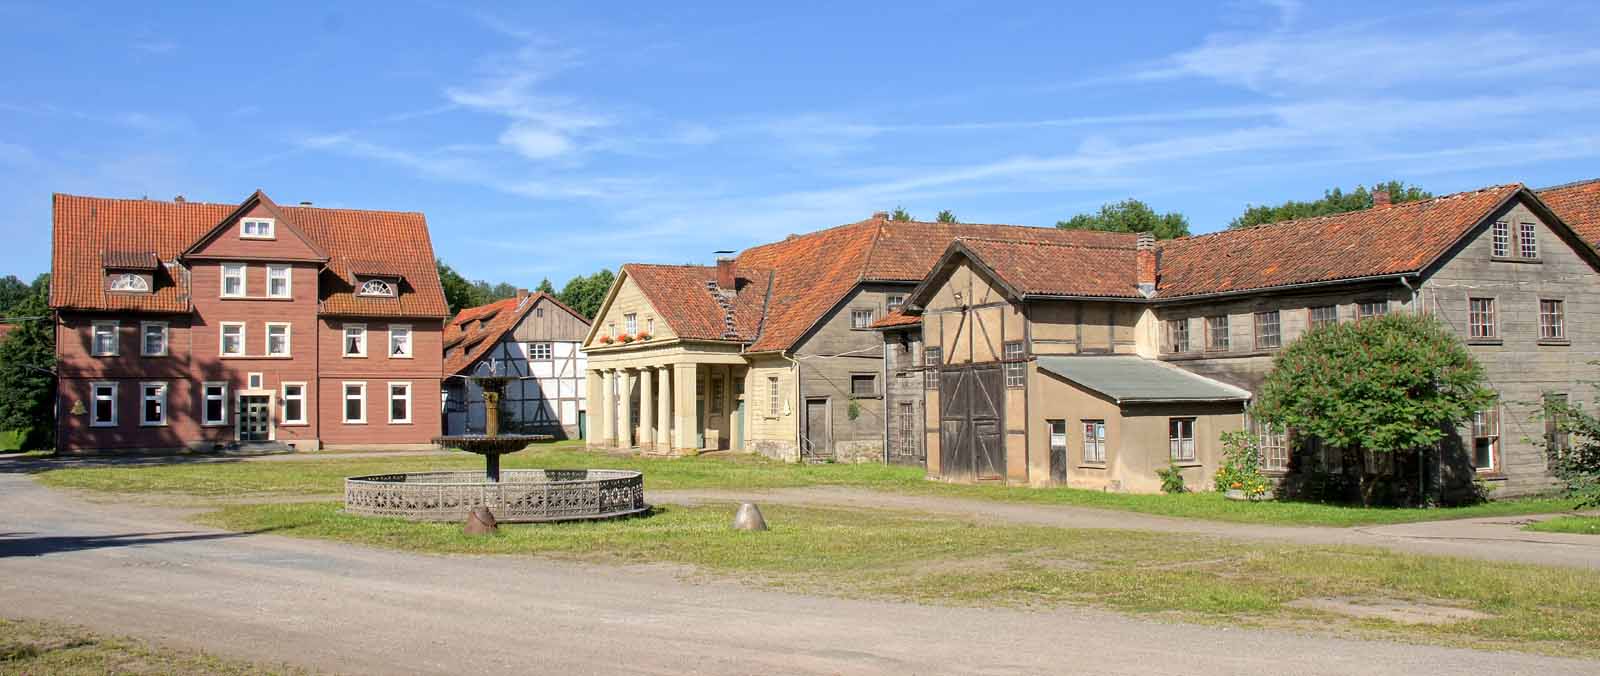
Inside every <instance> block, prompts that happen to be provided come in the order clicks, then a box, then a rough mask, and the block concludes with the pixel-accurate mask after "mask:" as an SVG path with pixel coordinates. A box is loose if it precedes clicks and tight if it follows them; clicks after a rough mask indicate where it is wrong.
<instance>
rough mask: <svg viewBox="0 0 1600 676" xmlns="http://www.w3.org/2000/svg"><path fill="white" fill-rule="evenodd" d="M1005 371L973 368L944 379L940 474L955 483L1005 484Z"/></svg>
mask: <svg viewBox="0 0 1600 676" xmlns="http://www.w3.org/2000/svg"><path fill="white" fill-rule="evenodd" d="M1004 385H1005V381H1004V379H1003V376H1002V375H1001V371H1000V366H999V365H992V366H968V367H964V368H959V369H951V370H948V371H943V372H940V374H939V471H940V473H941V474H943V475H944V476H946V477H950V478H953V479H979V480H985V479H991V480H993V479H1004V478H1005V476H1006V449H1005V445H1004V444H1003V443H1002V442H1003V441H1004V439H1005V435H1004V434H1002V433H1001V429H1002V426H1001V424H1002V422H1003V421H1002V419H1001V416H1000V411H1001V406H1002V401H1001V396H1002V395H1003V394H1004V392H1005V387H1004Z"/></svg>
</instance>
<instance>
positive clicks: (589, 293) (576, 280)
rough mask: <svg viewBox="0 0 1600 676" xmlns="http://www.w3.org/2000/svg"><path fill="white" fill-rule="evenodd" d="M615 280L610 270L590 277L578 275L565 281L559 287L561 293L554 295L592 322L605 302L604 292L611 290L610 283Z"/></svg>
mask: <svg viewBox="0 0 1600 676" xmlns="http://www.w3.org/2000/svg"><path fill="white" fill-rule="evenodd" d="M616 278H617V277H616V275H615V274H612V272H611V271H610V270H601V271H599V272H596V273H594V274H592V275H578V276H576V277H573V278H572V279H569V280H567V284H566V286H563V287H561V293H558V294H556V298H557V299H558V300H560V301H561V302H562V303H565V304H566V305H567V307H570V308H572V309H573V310H575V311H577V313H578V314H581V315H583V316H584V317H586V318H589V319H591V320H592V319H594V318H595V313H598V312H599V311H600V304H601V303H604V302H605V300H606V291H608V290H610V289H611V283H612V282H614V281H616Z"/></svg>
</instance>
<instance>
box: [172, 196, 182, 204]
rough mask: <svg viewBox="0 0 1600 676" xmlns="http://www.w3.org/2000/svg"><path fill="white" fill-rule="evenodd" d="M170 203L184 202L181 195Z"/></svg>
mask: <svg viewBox="0 0 1600 676" xmlns="http://www.w3.org/2000/svg"><path fill="white" fill-rule="evenodd" d="M172 201H174V202H183V201H185V200H184V199H183V195H179V196H177V197H174V198H172Z"/></svg>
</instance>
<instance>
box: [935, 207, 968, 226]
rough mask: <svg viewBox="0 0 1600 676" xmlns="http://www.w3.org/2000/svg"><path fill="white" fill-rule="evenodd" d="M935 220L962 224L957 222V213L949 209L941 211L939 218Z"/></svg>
mask: <svg viewBox="0 0 1600 676" xmlns="http://www.w3.org/2000/svg"><path fill="white" fill-rule="evenodd" d="M934 220H936V221H939V222H940V223H960V222H961V221H958V220H956V212H954V211H951V210H949V209H945V210H943V211H940V212H939V216H938V217H937V218H935V219H934Z"/></svg>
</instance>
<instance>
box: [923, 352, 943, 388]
mask: <svg viewBox="0 0 1600 676" xmlns="http://www.w3.org/2000/svg"><path fill="white" fill-rule="evenodd" d="M943 364H944V348H942V347H925V348H922V369H923V371H922V387H923V389H928V390H937V389H939V367H940V366H942V365H943Z"/></svg>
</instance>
